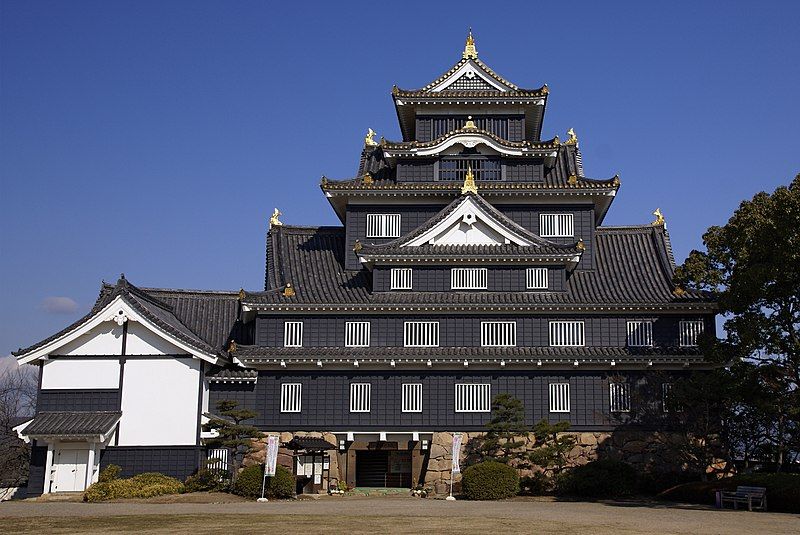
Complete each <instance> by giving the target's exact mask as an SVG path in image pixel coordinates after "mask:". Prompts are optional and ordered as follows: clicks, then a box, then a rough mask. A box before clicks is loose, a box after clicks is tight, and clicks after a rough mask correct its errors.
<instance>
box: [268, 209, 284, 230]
mask: <svg viewBox="0 0 800 535" xmlns="http://www.w3.org/2000/svg"><path fill="white" fill-rule="evenodd" d="M282 215H283V214H282V213H281V211H280V210H278V209H277V208H275V211H274V212H272V215H271V216H270V218H269V228H272V227H280V226H281V225H283V223H281V220H280V219H278V218H279V217H280V216H282Z"/></svg>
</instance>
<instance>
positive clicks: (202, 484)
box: [184, 468, 229, 492]
mask: <svg viewBox="0 0 800 535" xmlns="http://www.w3.org/2000/svg"><path fill="white" fill-rule="evenodd" d="M228 483H229V476H228V471H227V470H215V469H210V468H201V469H200V470H198V471H197V472H195V473H194V474H192V475H190V476H189V477H187V478H186V482H185V483H184V486H185V487H186V492H209V491H220V490H225V489H226V488H228Z"/></svg>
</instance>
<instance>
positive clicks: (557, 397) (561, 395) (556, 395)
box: [550, 383, 569, 412]
mask: <svg viewBox="0 0 800 535" xmlns="http://www.w3.org/2000/svg"><path fill="white" fill-rule="evenodd" d="M550 412H569V383H550Z"/></svg>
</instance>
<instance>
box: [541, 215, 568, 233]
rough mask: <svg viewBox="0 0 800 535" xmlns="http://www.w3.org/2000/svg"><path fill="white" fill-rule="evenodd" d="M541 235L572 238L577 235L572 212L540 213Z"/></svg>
mask: <svg viewBox="0 0 800 535" xmlns="http://www.w3.org/2000/svg"><path fill="white" fill-rule="evenodd" d="M539 235H540V236H542V237H543V238H571V237H573V236H574V235H575V223H574V217H573V215H572V214H539Z"/></svg>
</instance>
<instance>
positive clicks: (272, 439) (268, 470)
mask: <svg viewBox="0 0 800 535" xmlns="http://www.w3.org/2000/svg"><path fill="white" fill-rule="evenodd" d="M277 464H278V436H277V435H270V436H268V437H267V457H266V459H265V461H264V476H265V477H268V476H274V475H275V467H276V465H277Z"/></svg>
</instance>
